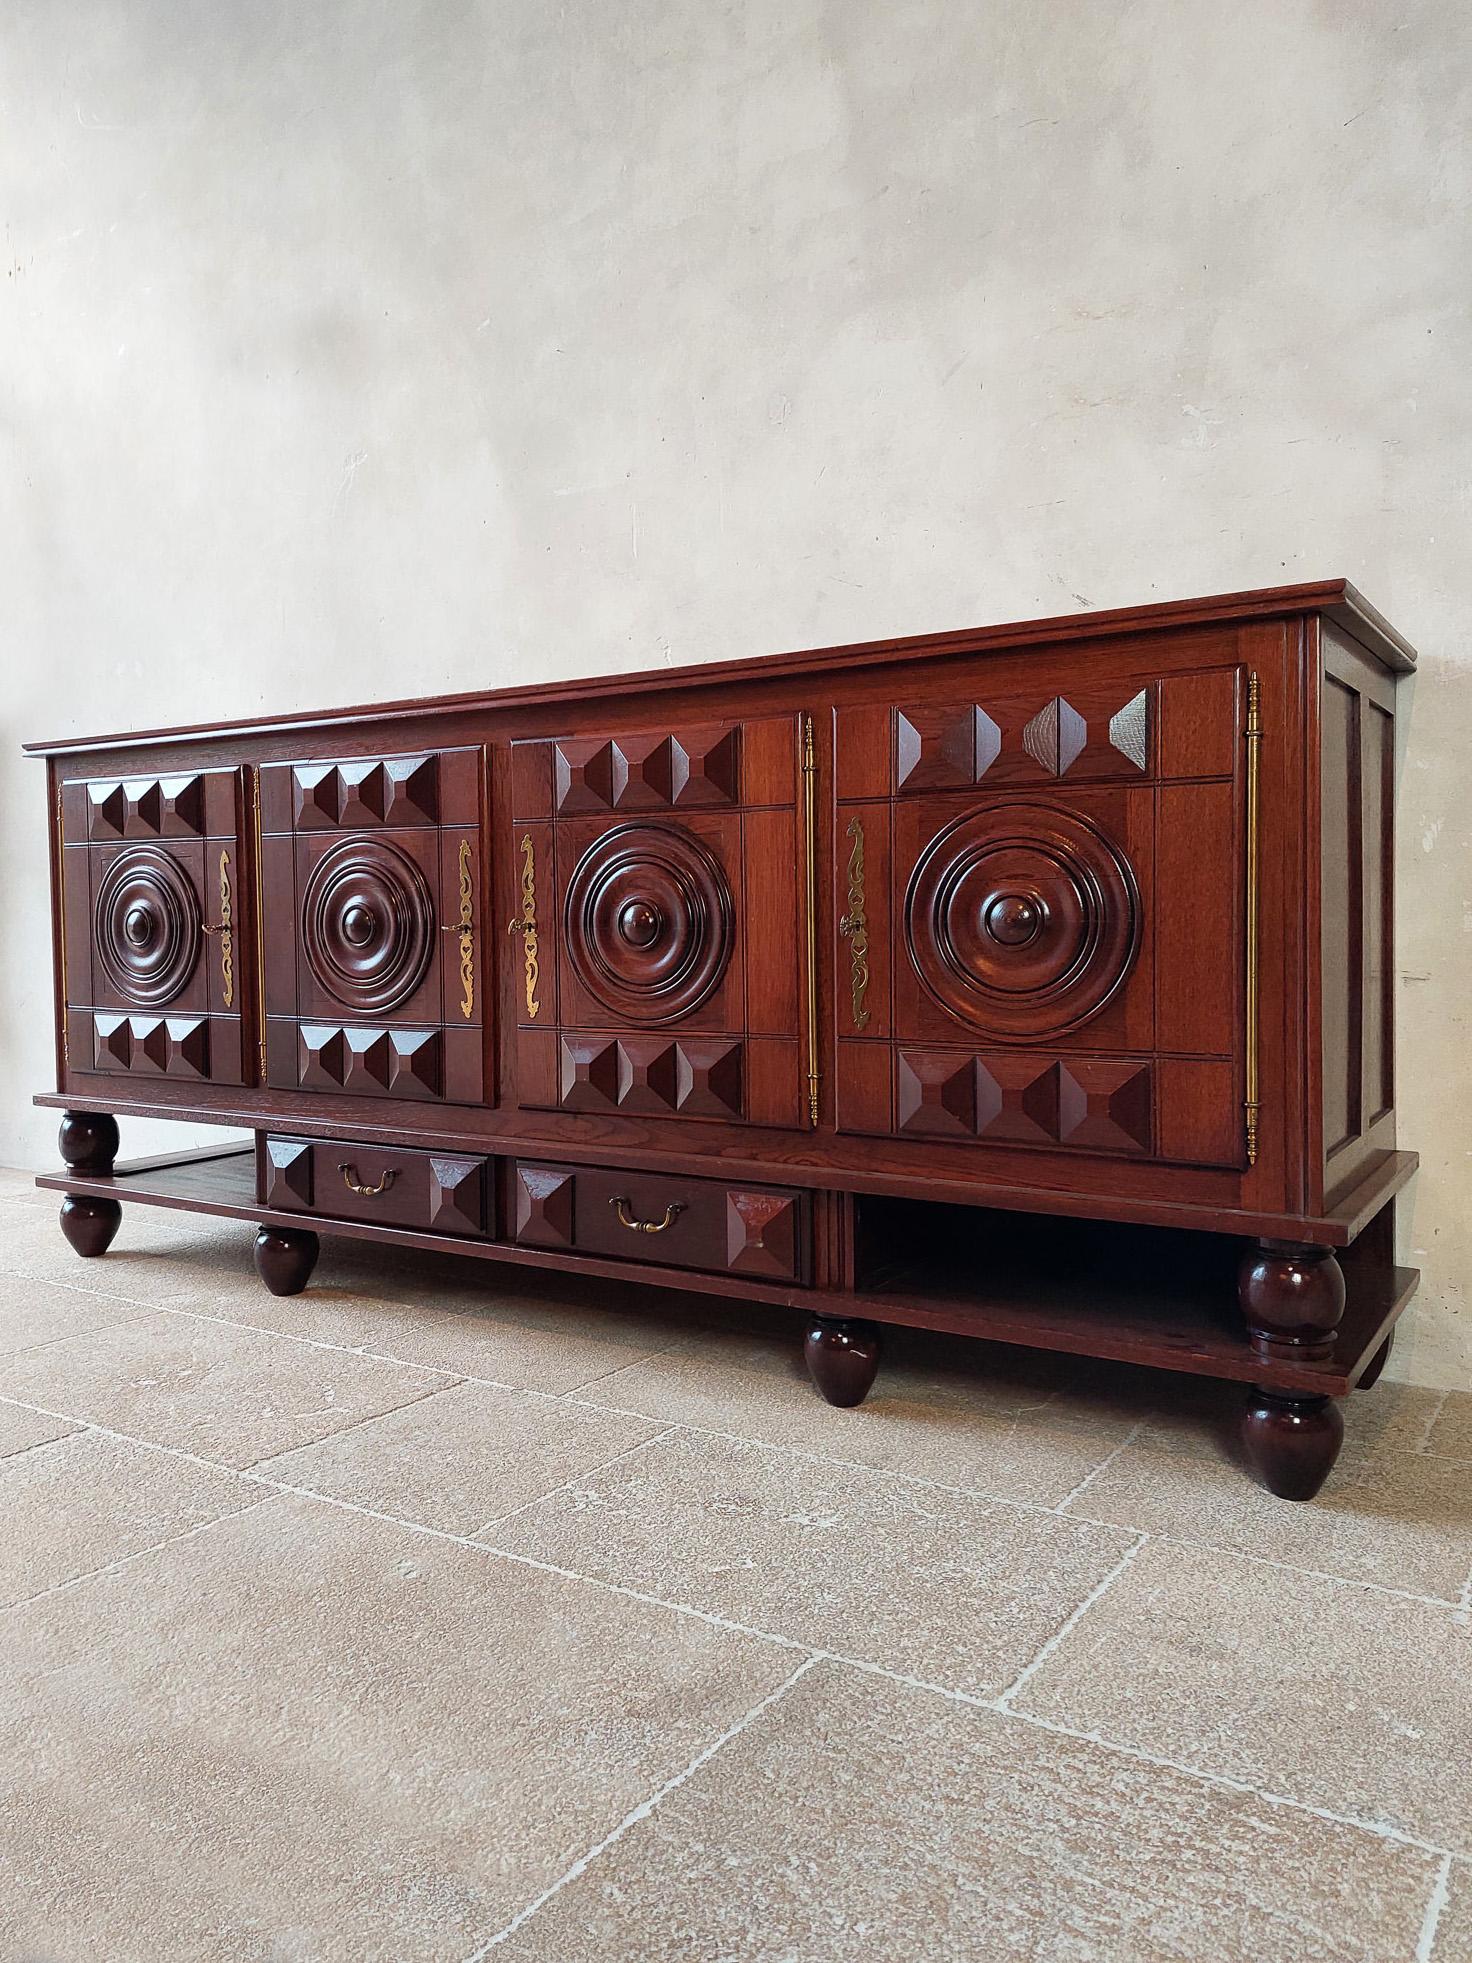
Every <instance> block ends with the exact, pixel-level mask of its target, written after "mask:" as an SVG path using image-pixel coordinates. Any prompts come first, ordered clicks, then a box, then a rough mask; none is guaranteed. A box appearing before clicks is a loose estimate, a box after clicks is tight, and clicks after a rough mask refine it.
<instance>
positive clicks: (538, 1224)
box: [513, 1165, 575, 1247]
mask: <svg viewBox="0 0 1472 1963" xmlns="http://www.w3.org/2000/svg"><path fill="white" fill-rule="evenodd" d="M574 1192H575V1180H574V1176H573V1174H572V1173H570V1172H563V1171H561V1170H560V1169H559V1168H558V1167H556V1166H526V1165H519V1166H518V1167H517V1168H516V1180H515V1214H516V1217H515V1222H514V1226H513V1231H514V1233H515V1235H516V1238H517V1240H519V1241H521V1242H523V1243H525V1244H526V1245H527V1246H529V1247H571V1246H572V1237H573V1195H574Z"/></svg>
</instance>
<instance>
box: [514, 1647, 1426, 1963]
mask: <svg viewBox="0 0 1472 1963" xmlns="http://www.w3.org/2000/svg"><path fill="white" fill-rule="evenodd" d="M1436 1868H1437V1862H1436V1859H1435V1857H1434V1856H1431V1855H1427V1854H1425V1853H1422V1852H1420V1851H1419V1850H1417V1849H1413V1848H1408V1847H1405V1846H1398V1845H1396V1844H1394V1843H1392V1842H1389V1841H1385V1840H1382V1839H1379V1838H1378V1837H1376V1836H1375V1835H1372V1834H1369V1833H1364V1832H1360V1831H1358V1830H1356V1829H1354V1828H1350V1827H1339V1826H1335V1825H1333V1824H1330V1823H1327V1822H1324V1821H1321V1820H1318V1819H1315V1818H1314V1817H1313V1816H1311V1815H1309V1814H1305V1813H1299V1812H1295V1811H1292V1810H1291V1809H1289V1808H1286V1807H1273V1806H1270V1805H1266V1804H1263V1803H1262V1802H1260V1801H1258V1800H1256V1799H1255V1798H1252V1797H1250V1796H1248V1795H1246V1794H1241V1793H1235V1792H1231V1791H1229V1790H1226V1789H1223V1788H1221V1787H1213V1786H1210V1785H1208V1784H1206V1783H1205V1782H1204V1781H1201V1780H1198V1779H1194V1778H1192V1777H1191V1776H1190V1775H1189V1774H1185V1773H1177V1772H1171V1771H1168V1770H1159V1769H1157V1768H1156V1767H1153V1766H1149V1765H1144V1764H1141V1763H1140V1762H1138V1761H1135V1760H1130V1759H1127V1758H1123V1757H1121V1756H1118V1755H1116V1754H1114V1753H1111V1752H1108V1751H1106V1750H1103V1749H1101V1748H1100V1747H1098V1746H1096V1745H1089V1744H1083V1743H1078V1742H1075V1741H1074V1740H1072V1739H1067V1738H1059V1737H1055V1736H1053V1735H1051V1734H1049V1733H1047V1732H1044V1731H1040V1730H1038V1729H1036V1728H1035V1727H1033V1726H1029V1725H1025V1724H1022V1723H1020V1722H1018V1721H1017V1720H1016V1719H1009V1718H1002V1717H998V1716H996V1715H995V1714H994V1713H992V1712H987V1711H977V1710H971V1709H967V1708H966V1707H964V1706H960V1705H956V1704H953V1703H948V1702H947V1701H946V1700H945V1699H943V1698H940V1697H937V1696H935V1695H933V1694H932V1693H929V1692H926V1691H922V1690H915V1689H912V1688H910V1687H909V1686H907V1685H901V1684H895V1683H889V1682H885V1681H884V1680H882V1679H876V1678H873V1677H861V1676H859V1675H857V1674H856V1673H854V1672H851V1671H847V1670H844V1669H842V1667H841V1666H835V1665H824V1664H821V1663H820V1664H818V1665H817V1666H815V1668H814V1669H813V1670H812V1671H811V1672H810V1673H809V1674H808V1675H807V1676H805V1677H804V1678H802V1679H801V1680H800V1681H799V1682H798V1683H796V1684H795V1685H793V1687H792V1688H791V1689H790V1690H789V1691H787V1692H786V1694H785V1695H784V1696H783V1697H782V1698H781V1699H780V1700H779V1701H778V1702H777V1703H775V1704H774V1705H772V1706H771V1707H770V1708H769V1709H768V1710H767V1711H766V1712H765V1713H763V1715H762V1716H761V1717H760V1718H759V1719H757V1720H756V1721H755V1722H754V1723H753V1724H752V1725H750V1726H749V1727H748V1728H747V1729H746V1730H745V1731H743V1732H742V1733H741V1734H740V1735H739V1736H738V1737H736V1738H734V1739H732V1740H731V1741H730V1743H728V1744H727V1745H726V1746H724V1747H723V1749H722V1750H721V1752H720V1753H719V1754H717V1755H716V1756H715V1757H714V1758H713V1759H711V1760H709V1761H708V1762H707V1763H706V1764H705V1765H704V1766H702V1767H700V1769H699V1770H698V1771H696V1772H695V1773H693V1774H692V1776H691V1777H690V1778H689V1779H688V1780H687V1781H685V1782H684V1783H683V1784H681V1785H680V1786H678V1787H677V1788H676V1789H675V1790H674V1791H673V1792H671V1793H669V1794H667V1795H666V1796H665V1797H664V1798H663V1799H662V1800H661V1801H660V1802H659V1804H658V1806H656V1807H655V1808H654V1810H653V1812H652V1813H650V1814H649V1815H648V1816H647V1817H646V1818H644V1819H643V1820H641V1821H639V1822H638V1823H637V1824H636V1825H635V1826H633V1827H632V1828H630V1830H629V1831H628V1832H627V1833H626V1834H624V1835H623V1836H622V1837H621V1838H620V1839H619V1840H618V1841H617V1842H615V1844H614V1845H613V1846H612V1847H611V1848H609V1849H607V1850H606V1851H605V1852H604V1853H602V1854H600V1855H599V1856H598V1857H597V1858H596V1859H595V1860H594V1861H592V1862H591V1863H590V1864H589V1866H588V1867H587V1868H585V1869H584V1870H583V1872H582V1873H581V1874H579V1875H578V1876H577V1877H576V1878H575V1879H574V1880H573V1881H571V1882H570V1883H569V1885H568V1886H567V1887H565V1888H564V1889H562V1890H561V1891H560V1892H559V1893H558V1894H557V1895H555V1896H554V1897H553V1898H552V1900H551V1901H550V1902H548V1903H547V1904H546V1905H545V1906H544V1907H543V1908H541V1909H540V1910H538V1912H537V1913H536V1914H535V1915H534V1916H532V1917H531V1918H530V1919H529V1920H528V1921H527V1922H525V1923H523V1924H522V1926H521V1928H520V1929H518V1930H517V1931H515V1932H514V1933H513V1934H512V1935H511V1936H509V1938H508V1939H507V1940H506V1941H505V1942H504V1943H502V1944H501V1945H500V1946H499V1947H498V1948H497V1949H496V1950H494V1951H493V1952H492V1955H493V1956H495V1957H496V1958H498V1959H500V1958H504V1959H505V1963H626V1959H631V1958H637V1959H638V1960H639V1963H693V1960H694V1959H707V1958H709V1959H716V1958H719V1959H721V1963H779V1959H780V1963H788V1959H791V1963H1004V1959H1005V1963H1014V1959H1024V1960H1025V1959H1033V1963H1064V1960H1065V1959H1066V1960H1067V1963H1247V1959H1251V1963H1390V1959H1392V1958H1398V1959H1403V1960H1404V1963H1410V1959H1411V1957H1412V1956H1413V1955H1414V1952H1415V1944H1416V1938H1417V1933H1418V1930H1419V1927H1420V1923H1421V1917H1422V1912H1423V1909H1424V1907H1425V1903H1426V1900H1427V1897H1428V1895H1429V1894H1430V1891H1431V1888H1432V1885H1433V1880H1434V1877H1435V1873H1436Z"/></svg>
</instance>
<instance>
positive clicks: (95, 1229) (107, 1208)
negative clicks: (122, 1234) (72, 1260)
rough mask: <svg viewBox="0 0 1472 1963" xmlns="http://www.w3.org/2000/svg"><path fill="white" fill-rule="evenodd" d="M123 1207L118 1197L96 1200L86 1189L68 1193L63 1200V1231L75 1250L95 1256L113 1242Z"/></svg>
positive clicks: (86, 1256)
mask: <svg viewBox="0 0 1472 1963" xmlns="http://www.w3.org/2000/svg"><path fill="white" fill-rule="evenodd" d="M122 1217H123V1209H122V1208H121V1207H120V1206H119V1205H118V1203H117V1201H116V1200H95V1199H93V1198H91V1197H90V1195H88V1194H85V1193H68V1194H67V1196H66V1198H65V1199H64V1200H63V1201H62V1203H61V1231H62V1232H63V1233H64V1234H65V1235H66V1237H67V1239H68V1240H69V1241H70V1242H71V1245H72V1248H73V1250H74V1251H75V1252H76V1253H78V1254H80V1255H82V1256H83V1257H84V1258H85V1259H86V1260H89V1261H92V1260H95V1259H96V1257H97V1256H98V1255H99V1254H106V1252H107V1250H108V1249H109V1248H110V1247H111V1246H112V1242H113V1236H114V1234H116V1232H117V1230H118V1222H119V1221H120V1220H121V1219H122Z"/></svg>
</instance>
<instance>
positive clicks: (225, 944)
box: [220, 846, 235, 1009]
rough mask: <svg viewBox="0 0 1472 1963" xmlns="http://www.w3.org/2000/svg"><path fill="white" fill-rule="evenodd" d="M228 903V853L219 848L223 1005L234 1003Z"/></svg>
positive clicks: (232, 939)
mask: <svg viewBox="0 0 1472 1963" xmlns="http://www.w3.org/2000/svg"><path fill="white" fill-rule="evenodd" d="M233 918H234V916H233V912H232V909H231V904H230V854H229V852H228V850H227V849H226V848H225V847H224V846H221V848H220V988H221V992H222V995H223V998H224V1003H225V1007H226V1008H227V1009H229V1008H233V1007H234V1005H235V936H234V934H233V932H232V931H231V929H232V922H233Z"/></svg>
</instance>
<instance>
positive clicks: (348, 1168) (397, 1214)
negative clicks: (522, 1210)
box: [261, 1133, 496, 1240]
mask: <svg viewBox="0 0 1472 1963" xmlns="http://www.w3.org/2000/svg"><path fill="white" fill-rule="evenodd" d="M490 1164H491V1162H490V1160H489V1159H485V1158H479V1157H471V1156H467V1155H465V1154H464V1153H455V1152H415V1151H408V1150H404V1149H402V1148H398V1147H385V1146H380V1145H345V1144H339V1143H338V1142H337V1141H335V1140H333V1139H321V1138H283V1137H280V1136H278V1135H277V1134H275V1133H272V1134H270V1135H269V1136H268V1137H267V1139H266V1149H265V1153H264V1155H263V1159H262V1192H261V1198H262V1200H263V1201H264V1202H265V1204H266V1205H267V1206H273V1207H280V1208H282V1209H283V1210H285V1211H289V1212H292V1213H314V1214H318V1215H320V1216H321V1217H322V1218H323V1219H337V1220H369V1221H372V1222H373V1223H374V1224H375V1225H376V1226H380V1227H422V1228H425V1229H427V1230H428V1231H429V1232H430V1233H433V1234H469V1235H473V1236H475V1238H477V1239H481V1240H483V1239H486V1238H487V1237H488V1236H490V1235H491V1234H492V1233H494V1231H495V1224H496V1223H495V1201H494V1187H493V1182H492V1180H491V1177H490Z"/></svg>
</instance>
